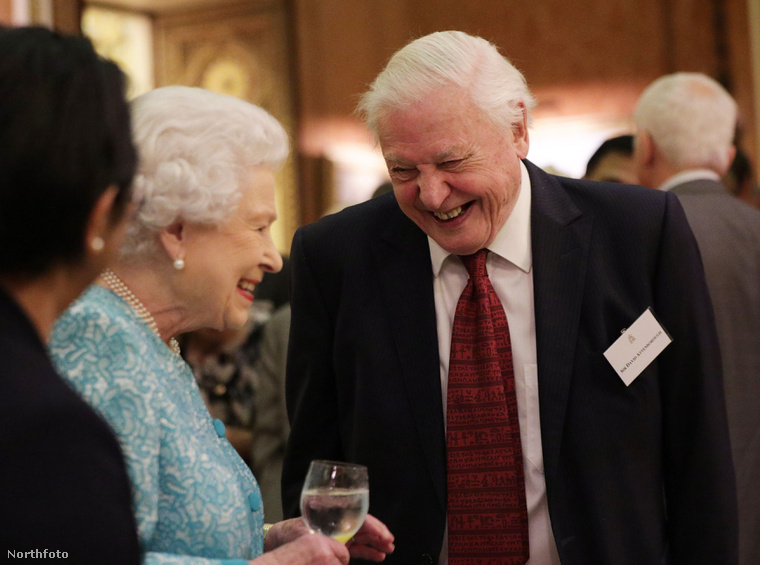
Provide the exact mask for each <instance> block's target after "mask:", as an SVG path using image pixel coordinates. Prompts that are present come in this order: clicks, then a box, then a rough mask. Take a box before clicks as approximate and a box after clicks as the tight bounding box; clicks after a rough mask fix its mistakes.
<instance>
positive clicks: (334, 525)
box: [301, 460, 369, 543]
mask: <svg viewBox="0 0 760 565" xmlns="http://www.w3.org/2000/svg"><path fill="white" fill-rule="evenodd" d="M367 510H369V479H368V478H367V468H366V467H365V466H363V465H356V464H353V463H339V462H337V461H320V460H317V461H312V462H311V465H309V472H308V473H307V475H306V482H304V485H303V490H302V491H301V516H302V517H303V521H304V522H305V523H306V525H307V526H308V527H309V529H311V530H312V531H314V532H319V533H320V534H324V535H326V536H330V537H331V538H333V539H336V540H338V541H340V542H342V543H346V542H347V541H348V540H350V539H351V538H352V537H353V536H354V534H355V533H356V532H357V531H358V530H359V528H361V526H362V524H363V523H364V518H365V517H366V516H367Z"/></svg>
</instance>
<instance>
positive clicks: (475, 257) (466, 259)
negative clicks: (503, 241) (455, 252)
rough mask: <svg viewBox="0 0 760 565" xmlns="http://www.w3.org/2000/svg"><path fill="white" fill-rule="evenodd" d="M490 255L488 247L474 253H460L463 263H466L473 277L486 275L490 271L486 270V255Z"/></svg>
mask: <svg viewBox="0 0 760 565" xmlns="http://www.w3.org/2000/svg"><path fill="white" fill-rule="evenodd" d="M487 255H488V249H481V250H480V251H477V252H475V253H473V254H472V255H460V256H459V257H460V258H461V259H462V263H464V266H465V268H466V269H467V273H468V274H469V275H470V278H471V279H474V278H477V277H486V276H488V272H487V271H486V256H487Z"/></svg>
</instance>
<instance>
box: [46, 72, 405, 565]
mask: <svg viewBox="0 0 760 565" xmlns="http://www.w3.org/2000/svg"><path fill="white" fill-rule="evenodd" d="M132 115H133V127H134V134H135V142H136V145H137V147H138V153H139V157H140V164H139V168H138V174H137V176H136V178H135V185H134V193H135V203H136V205H137V211H136V214H135V216H134V219H133V220H132V222H131V224H130V226H129V229H128V231H127V236H126V241H125V244H124V247H123V249H122V253H121V257H120V259H119V260H118V262H116V263H115V264H114V265H113V267H112V268H111V269H108V270H106V271H105V272H104V273H103V274H102V275H101V277H100V279H99V280H98V282H97V284H96V285H93V286H92V287H90V289H88V290H87V292H86V293H85V294H84V295H83V297H82V298H81V299H80V300H79V301H78V302H76V303H75V304H74V305H73V306H72V307H71V308H70V309H69V310H68V312H67V313H66V314H65V315H64V316H63V317H62V318H61V320H60V321H59V323H58V324H57V326H56V328H55V332H54V335H53V338H52V340H51V345H50V347H51V352H52V354H53V357H54V359H55V361H56V364H57V366H58V368H59V370H60V371H61V373H62V374H63V375H64V376H65V377H66V378H67V380H68V381H69V382H70V383H71V384H72V385H73V387H74V388H75V389H76V390H77V391H78V392H79V393H80V394H81V395H82V396H83V397H84V398H85V399H86V400H87V401H88V402H89V403H90V404H91V405H92V406H93V407H94V408H95V409H96V410H97V411H98V412H100V413H101V414H102V415H103V416H104V417H105V419H106V420H107V421H108V422H109V423H110V425H111V426H112V428H113V429H114V431H115V432H116V434H117V436H118V438H119V440H120V443H121V446H122V449H123V451H124V453H125V457H126V460H127V466H128V470H129V474H130V479H131V483H132V491H133V499H134V507H135V514H136V517H137V523H138V529H139V534H140V541H141V544H142V548H143V551H144V562H145V563H169V562H171V563H188V564H193V565H194V564H200V563H233V562H234V563H246V562H247V561H249V560H254V562H255V563H257V564H259V563H260V564H266V563H289V564H301V563H304V564H305V563H320V564H322V563H324V564H330V563H347V562H348V560H349V555H351V556H353V557H359V558H363V559H372V560H375V561H381V560H382V559H384V557H385V554H386V553H388V552H391V551H393V543H392V541H393V536H392V535H391V534H390V532H389V531H388V530H387V528H386V527H385V526H384V525H383V524H382V523H381V522H380V521H379V520H377V519H375V518H373V517H372V516H368V518H367V521H366V522H365V524H364V526H363V529H362V530H360V531H359V533H358V534H357V535H356V536H355V538H354V540H352V542H351V543H350V544H349V547H346V546H345V545H343V544H341V543H339V542H337V541H335V540H332V539H330V538H328V537H325V536H322V535H304V534H308V533H309V530H308V529H307V528H306V526H305V525H304V524H303V523H302V521H301V520H300V519H293V520H288V521H285V522H279V523H277V524H274V525H271V526H269V525H267V526H266V527H265V525H264V523H263V521H264V520H263V508H262V502H261V493H260V490H259V487H258V485H257V483H256V480H255V478H254V477H253V475H252V474H251V472H250V470H249V469H248V467H247V466H246V465H245V463H244V462H243V461H242V460H241V459H240V457H239V456H238V455H237V453H236V452H235V450H234V448H233V447H232V445H231V444H230V443H229V442H228V441H227V440H226V439H225V430H224V425H223V424H222V422H221V421H219V420H216V421H212V419H211V417H210V415H209V413H208V411H207V409H206V407H205V405H204V403H203V400H202V398H201V396H200V393H199V391H198V387H197V385H196V381H195V379H194V377H193V373H192V371H191V369H190V367H189V366H188V365H187V364H186V363H185V362H184V361H183V360H182V358H181V357H180V355H179V348H178V346H177V342H176V340H175V339H174V336H176V335H179V334H181V333H184V332H188V331H191V330H195V329H199V328H216V329H223V328H234V327H240V326H241V325H243V324H244V323H245V322H246V319H247V316H248V311H249V306H250V305H251V302H252V300H253V295H254V289H255V287H256V285H257V284H258V283H259V282H260V281H261V279H262V277H263V275H264V273H266V272H276V271H279V270H280V268H281V267H282V259H281V257H280V255H279V254H278V253H277V251H276V249H275V246H274V244H273V242H272V238H271V235H270V226H271V224H272V222H273V221H274V220H275V219H276V217H277V211H276V208H275V196H274V194H275V193H274V172H275V170H276V169H277V167H279V166H280V164H281V163H282V162H283V160H284V159H285V158H286V156H287V152H288V143H287V135H286V133H285V131H284V130H283V128H282V126H281V125H280V124H279V123H278V122H277V121H276V120H275V119H274V118H273V117H272V116H270V115H269V114H267V113H266V112H265V111H264V110H262V109H261V108H259V107H257V106H254V105H252V104H249V103H247V102H244V101H242V100H239V99H236V98H232V97H229V96H223V95H219V94H213V93H211V92H208V91H205V90H202V89H197V88H188V87H166V88H160V89H157V90H154V91H152V92H149V93H147V94H145V95H143V96H141V97H139V98H137V99H136V100H135V101H134V103H133V107H132ZM265 551H266V552H267V553H264V552H265Z"/></svg>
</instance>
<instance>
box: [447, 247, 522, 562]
mask: <svg viewBox="0 0 760 565" xmlns="http://www.w3.org/2000/svg"><path fill="white" fill-rule="evenodd" d="M487 255H488V250H487V249H481V250H480V251H478V252H477V253H475V254H473V255H467V256H462V257H461V259H462V262H463V263H464V265H465V267H467V272H468V273H469V275H470V279H469V281H468V282H467V286H466V287H465V288H464V291H463V292H462V295H461V296H460V297H459V302H458V303H457V310H456V314H455V316H454V328H453V331H452V336H451V358H450V363H449V384H448V398H447V403H448V404H447V409H446V451H447V460H448V461H447V467H448V468H447V472H448V478H447V488H448V524H449V563H450V565H475V564H478V565H483V564H494V565H496V564H499V565H518V564H519V565H523V564H524V563H525V562H526V561H527V560H528V557H529V555H530V552H529V548H528V511H527V508H526V504H525V480H524V477H523V458H522V448H521V445H520V424H519V421H518V417H517V397H516V396H515V378H514V371H513V369H512V346H511V344H510V340H509V326H508V324H507V316H506V314H505V313H504V308H503V307H502V305H501V302H500V301H499V297H498V296H496V292H495V291H494V289H493V286H491V281H490V280H489V279H488V273H487V272H486V256H487Z"/></svg>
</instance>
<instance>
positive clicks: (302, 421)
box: [282, 229, 343, 518]
mask: <svg viewBox="0 0 760 565" xmlns="http://www.w3.org/2000/svg"><path fill="white" fill-rule="evenodd" d="M305 240H306V235H305V232H304V230H303V229H301V230H299V231H298V232H296V235H295V237H294V239H293V246H292V250H291V255H290V258H291V265H292V281H293V287H292V293H291V307H292V310H291V326H290V339H289V343H288V364H287V373H286V401H287V407H288V418H289V420H290V426H291V431H290V438H289V439H288V447H287V450H286V452H285V461H284V464H283V473H282V499H283V515H284V517H285V518H290V517H293V516H297V515H299V513H300V512H299V502H300V495H301V486H302V485H303V481H304V478H305V476H306V472H307V470H308V467H309V463H310V461H311V460H312V459H316V458H319V459H337V460H341V459H342V458H343V450H342V447H341V438H340V431H339V426H338V407H337V394H336V387H335V378H334V372H333V360H332V355H333V348H334V344H333V337H332V336H333V334H334V332H333V328H332V326H333V322H332V320H333V319H334V312H333V313H332V316H331V312H330V308H329V305H328V301H327V299H326V297H325V294H324V292H323V291H322V288H321V285H324V280H320V277H318V276H317V273H316V271H317V270H318V269H319V268H320V267H321V268H322V270H323V271H324V272H326V271H327V269H324V265H323V264H320V263H319V260H318V258H316V257H314V256H311V255H309V254H308V253H307V247H308V246H307V242H306V241H305ZM328 274H329V275H330V276H335V275H334V273H328Z"/></svg>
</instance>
